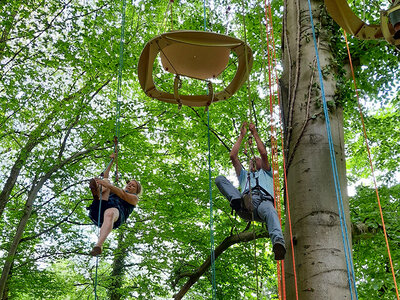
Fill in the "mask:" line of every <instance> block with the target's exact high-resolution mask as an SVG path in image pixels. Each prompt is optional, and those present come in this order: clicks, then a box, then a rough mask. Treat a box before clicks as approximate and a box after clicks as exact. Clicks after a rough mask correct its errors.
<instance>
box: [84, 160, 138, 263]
mask: <svg viewBox="0 0 400 300" xmlns="http://www.w3.org/2000/svg"><path fill="white" fill-rule="evenodd" d="M110 157H111V162H110V164H109V165H108V167H107V168H106V170H105V171H104V176H103V179H99V178H93V179H91V180H90V183H89V187H90V190H91V192H92V194H93V202H92V204H91V205H90V206H89V208H88V209H89V217H90V219H91V220H92V221H93V223H94V224H95V225H97V226H99V227H100V235H99V238H98V241H97V243H96V245H95V246H94V247H93V249H92V251H91V252H90V255H92V256H97V255H99V254H101V252H102V249H103V243H104V241H105V240H106V238H107V236H108V235H109V234H110V232H111V230H112V229H113V228H118V227H119V226H121V225H122V224H124V223H125V222H126V220H127V219H128V217H129V215H130V214H131V213H132V211H133V209H134V208H135V207H136V205H137V203H138V201H139V198H138V196H139V195H140V194H141V193H142V186H141V185H140V183H139V182H138V181H137V180H134V179H132V180H130V181H127V184H126V186H125V188H124V189H122V188H119V187H116V186H114V185H112V184H111V183H110V181H109V179H108V176H109V173H110V170H111V167H112V165H113V162H114V160H115V158H116V154H115V153H113V154H111V155H110ZM100 193H101V201H100V197H99V196H100ZM99 210H100V211H99ZM99 216H100V220H98V218H99Z"/></svg>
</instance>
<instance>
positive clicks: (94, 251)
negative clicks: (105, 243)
mask: <svg viewBox="0 0 400 300" xmlns="http://www.w3.org/2000/svg"><path fill="white" fill-rule="evenodd" d="M102 251H103V249H102V247H100V246H94V247H93V249H92V251H90V255H91V256H97V255H100V254H101V252H102Z"/></svg>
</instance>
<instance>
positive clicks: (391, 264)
mask: <svg viewBox="0 0 400 300" xmlns="http://www.w3.org/2000/svg"><path fill="white" fill-rule="evenodd" d="M344 38H345V40H346V47H347V54H348V56H349V63H350V70H351V75H352V77H353V84H354V90H355V92H356V98H357V105H358V111H359V113H360V118H361V124H362V128H363V133H364V141H365V146H366V148H367V152H368V160H369V165H370V168H371V175H372V178H373V182H374V186H375V193H376V198H377V201H378V207H379V213H380V216H381V221H382V228H383V234H384V236H385V242H386V249H387V252H388V256H389V263H390V268H391V271H392V276H393V281H394V286H395V290H396V296H397V300H399V290H398V288H397V282H396V275H395V272H394V267H393V262H392V256H391V254H390V248H389V241H388V237H387V233H386V226H385V220H384V218H383V212H382V206H381V201H380V197H379V192H378V185H377V183H376V178H375V171H374V165H373V163H372V158H371V151H370V148H369V144H368V136H367V130H366V128H365V122H364V115H363V113H362V109H361V104H360V97H359V95H358V89H357V83H356V77H355V75H354V69H353V62H352V59H351V54H350V48H349V43H348V41H347V34H346V31H344Z"/></svg>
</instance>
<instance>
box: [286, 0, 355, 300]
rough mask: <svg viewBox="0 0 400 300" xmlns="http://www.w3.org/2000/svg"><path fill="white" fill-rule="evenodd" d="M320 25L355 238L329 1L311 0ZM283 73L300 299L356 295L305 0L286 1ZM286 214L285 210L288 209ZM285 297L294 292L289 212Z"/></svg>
mask: <svg viewBox="0 0 400 300" xmlns="http://www.w3.org/2000/svg"><path fill="white" fill-rule="evenodd" d="M311 3H312V9H313V19H314V25H315V26H316V28H317V29H318V30H317V44H318V48H319V49H318V53H319V56H320V63H321V68H322V70H329V72H323V74H324V89H325V94H326V100H327V102H328V107H329V110H330V113H329V117H330V123H331V129H332V138H333V144H334V149H335V155H336V162H337V169H338V174H339V180H340V189H341V194H342V198H343V202H344V212H345V215H346V223H347V230H348V233H349V242H350V245H351V235H350V234H351V230H350V220H349V206H348V198H347V189H346V165H345V153H344V138H343V114H342V109H341V108H340V107H339V106H337V104H336V103H335V102H334V94H335V89H336V88H335V87H336V81H335V79H334V74H333V72H334V68H332V67H331V66H332V65H331V62H332V58H333V55H334V54H333V52H332V50H331V45H330V41H331V40H330V38H331V35H332V34H333V33H332V29H331V27H329V25H328V26H327V25H326V22H324V23H323V24H324V25H321V19H323V18H325V19H324V20H325V21H326V20H328V21H329V18H328V17H327V15H326V12H325V10H324V6H323V1H315V0H314V1H311ZM284 11H285V14H284V27H283V39H282V40H283V66H284V71H283V75H282V78H281V85H282V104H283V111H284V123H285V124H284V125H285V154H286V159H287V169H288V171H287V172H288V173H287V178H288V195H289V199H287V201H289V204H290V212H291V224H292V232H293V239H294V247H293V248H294V251H293V252H294V258H295V266H296V274H297V290H298V294H299V299H304V300H313V299H315V300H317V299H318V300H319V299H350V298H351V297H350V290H349V282H348V276H347V268H346V260H345V252H344V244H343V240H342V233H341V227H340V219H339V213H338V205H337V198H336V193H335V187H334V179H333V173H332V167H331V159H330V152H329V145H328V136H327V130H326V126H325V118H324V114H323V108H322V98H321V90H320V84H319V78H318V72H317V68H316V67H317V64H316V55H315V50H314V43H313V36H312V29H311V22H310V16H309V8H308V2H307V0H293V1H292V0H291V1H288V0H286V1H285V10H284ZM286 215H287V214H286ZM285 224H286V228H285V237H286V241H287V245H288V247H287V250H288V252H287V254H286V258H285V278H286V297H287V299H296V295H295V282H294V273H293V264H292V249H291V245H290V236H289V221H288V218H286V223H285Z"/></svg>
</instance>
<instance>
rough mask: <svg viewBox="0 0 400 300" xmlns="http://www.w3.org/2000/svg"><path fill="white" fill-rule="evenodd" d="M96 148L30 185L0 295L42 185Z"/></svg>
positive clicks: (5, 268)
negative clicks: (66, 166)
mask: <svg viewBox="0 0 400 300" xmlns="http://www.w3.org/2000/svg"><path fill="white" fill-rule="evenodd" d="M96 148H98V146H93V147H91V148H89V149H88V150H84V151H82V152H77V153H75V154H74V155H72V156H70V157H69V158H66V159H65V160H63V161H62V162H60V163H59V164H57V165H54V166H53V167H52V168H51V169H50V170H48V172H47V173H46V174H45V175H43V177H41V178H40V180H39V181H37V180H36V179H35V180H33V183H32V188H31V190H30V191H29V192H28V199H27V200H26V203H25V208H24V213H23V215H22V217H21V220H20V222H19V224H18V227H17V230H16V233H15V235H14V237H13V240H12V242H11V245H10V248H9V249H8V253H7V257H6V259H5V263H4V267H3V270H2V273H1V278H0V295H4V290H5V288H6V284H7V279H8V275H9V273H10V270H11V267H12V264H13V262H14V258H15V254H16V253H17V249H18V245H19V243H20V241H21V238H22V235H23V233H24V230H25V227H26V224H27V223H28V220H29V218H30V216H31V213H32V208H33V203H34V201H35V199H36V196H37V194H38V192H39V191H40V189H41V188H42V187H43V185H44V183H45V182H46V181H47V180H48V179H49V178H50V177H51V176H52V175H53V174H54V173H55V172H57V171H58V170H60V169H61V168H63V167H64V166H65V165H66V164H68V163H71V162H74V161H75V160H76V159H78V158H80V157H83V156H85V155H87V154H88V153H90V152H92V151H93V150H94V149H96Z"/></svg>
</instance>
